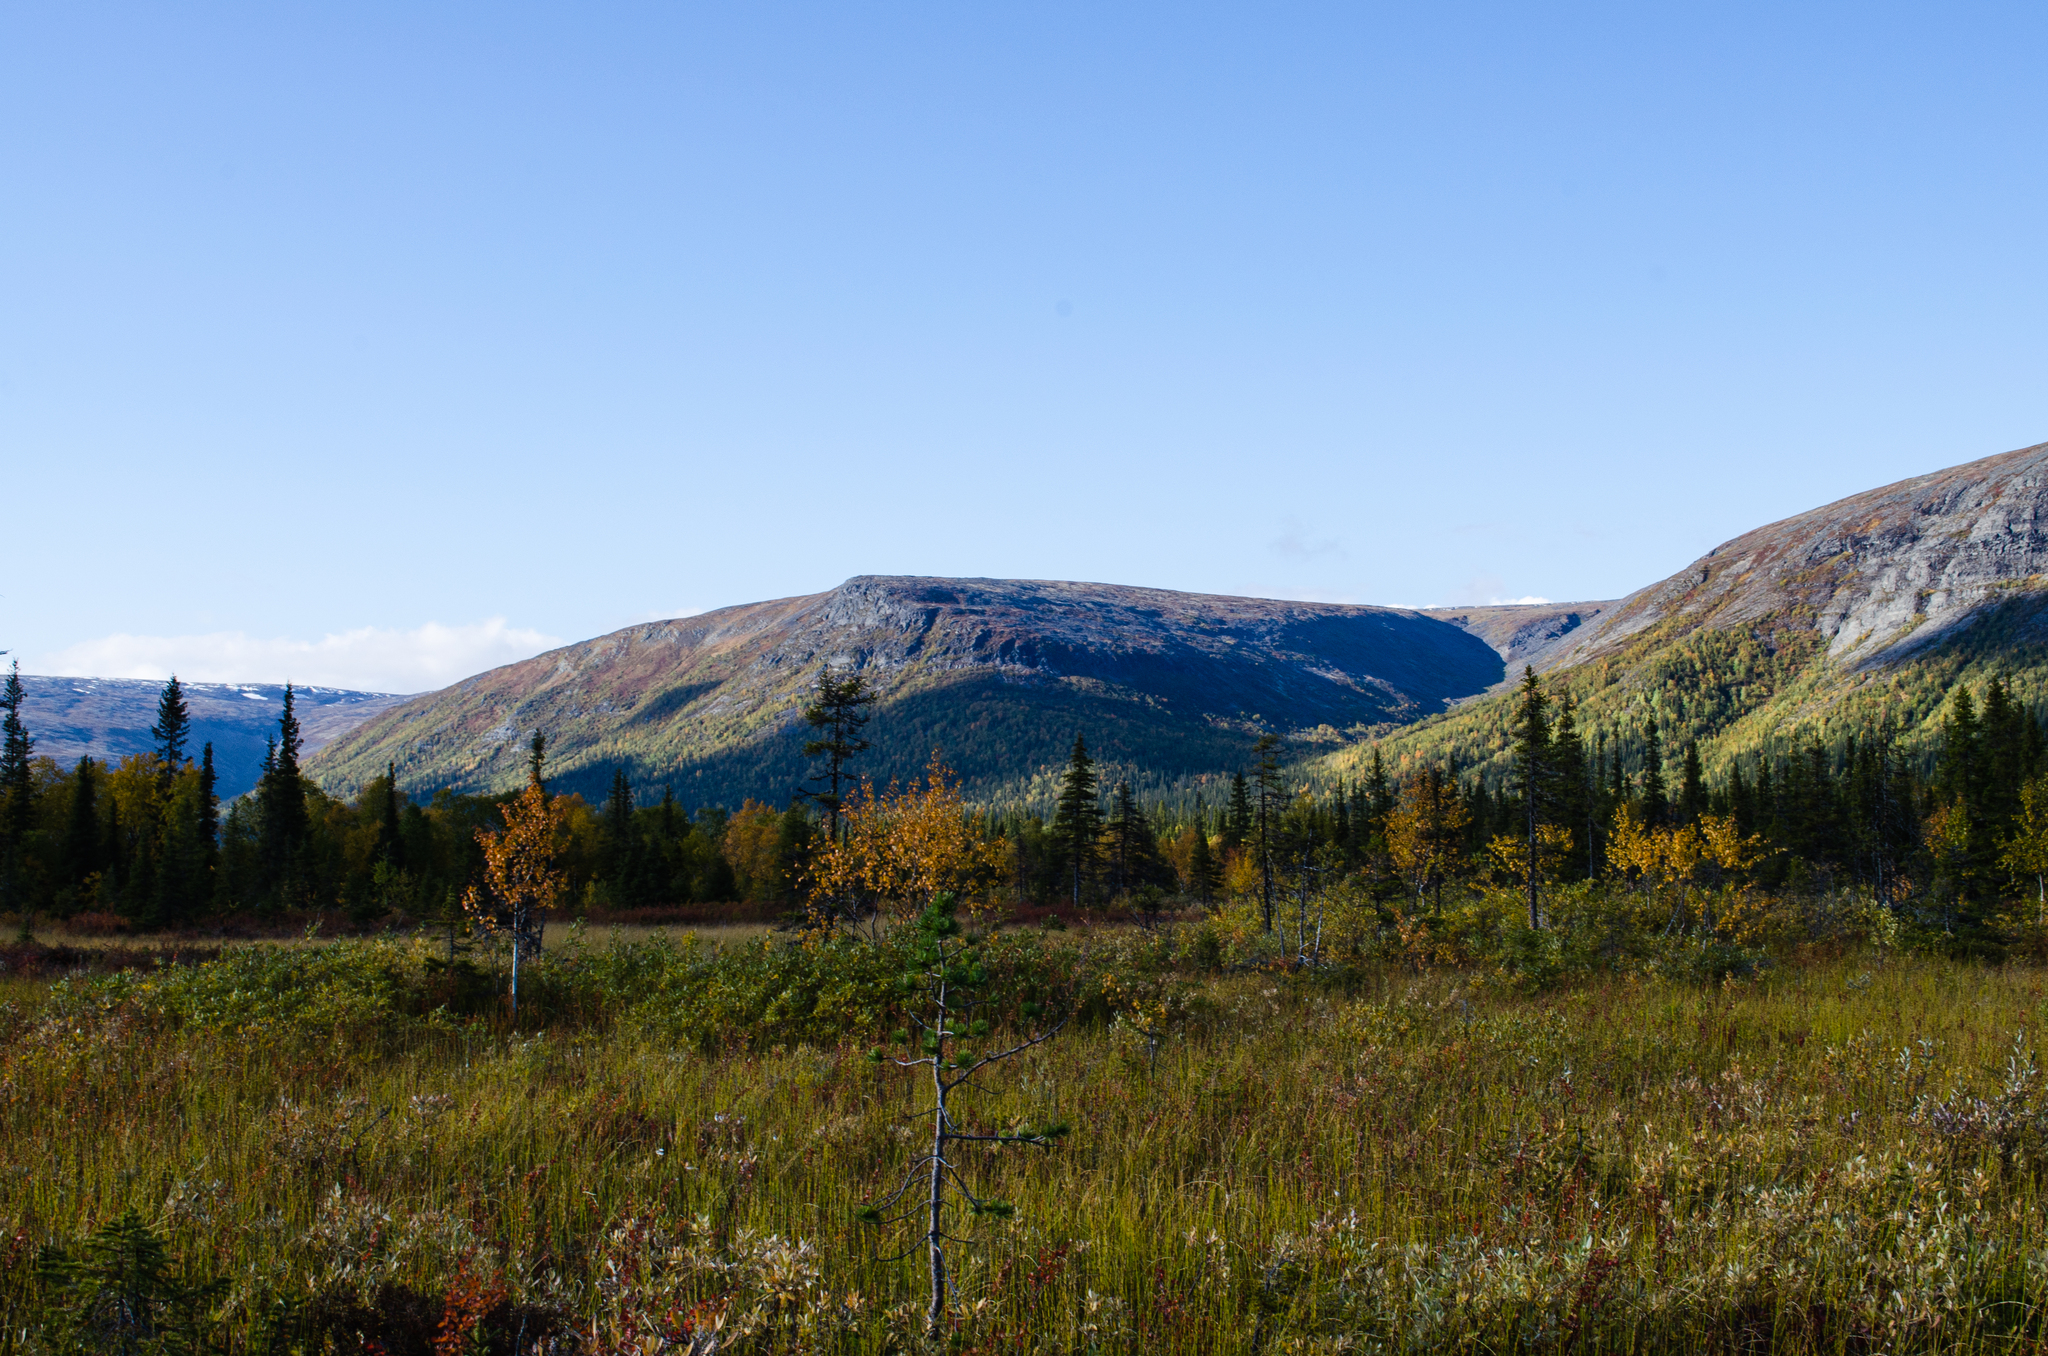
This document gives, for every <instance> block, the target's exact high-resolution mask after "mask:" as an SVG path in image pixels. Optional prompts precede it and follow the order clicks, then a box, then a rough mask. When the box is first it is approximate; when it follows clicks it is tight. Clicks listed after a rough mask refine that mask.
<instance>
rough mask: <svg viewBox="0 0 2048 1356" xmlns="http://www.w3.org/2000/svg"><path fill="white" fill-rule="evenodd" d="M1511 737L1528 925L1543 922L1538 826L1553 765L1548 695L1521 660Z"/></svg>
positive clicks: (1548, 794) (1531, 925) (1548, 793)
mask: <svg viewBox="0 0 2048 1356" xmlns="http://www.w3.org/2000/svg"><path fill="white" fill-rule="evenodd" d="M1510 738H1511V739H1512V741H1513V746H1514V757H1515V772H1514V777H1515V797H1516V800H1517V801H1518V802H1519V805H1518V806H1517V808H1518V810H1519V811H1520V814H1519V816H1518V818H1519V819H1520V820H1521V823H1520V824H1519V826H1518V827H1519V828H1520V830H1521V832H1522V835H1523V847H1524V849H1525V851H1526V853H1527V860H1526V862H1525V864H1524V869H1525V870H1526V871H1527V872H1528V876H1529V926H1530V927H1532V928H1539V927H1542V926H1543V915H1542V912H1541V910H1540V907H1539V900H1538V882H1539V881H1540V880H1541V879H1542V876H1543V863H1542V860H1541V854H1540V853H1539V851H1538V849H1539V847H1540V846H1541V844H1540V833H1539V830H1540V828H1541V826H1542V823H1543V819H1544V811H1545V809H1546V808H1547V807H1546V804H1545V802H1547V801H1548V800H1550V798H1551V779H1552V774H1553V769H1552V767H1551V762H1550V752H1551V750H1550V698H1549V697H1548V696H1547V695H1545V693H1544V691H1543V680H1542V679H1540V678H1538V677H1537V676H1536V670H1535V669H1534V668H1533V667H1531V666H1529V665H1527V664H1524V665H1523V666H1522V683H1521V689H1520V692H1519V700H1518V701H1517V702H1516V703H1515V717H1514V726H1513V728H1512V732H1511V735H1510Z"/></svg>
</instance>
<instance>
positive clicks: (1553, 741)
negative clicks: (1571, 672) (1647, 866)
mask: <svg viewBox="0 0 2048 1356" xmlns="http://www.w3.org/2000/svg"><path fill="white" fill-rule="evenodd" d="M1550 764H1551V768H1552V771H1553V773H1554V775H1555V778H1556V783H1557V818H1558V821H1559V822H1560V823H1562V824H1563V825H1564V826H1565V828H1567V829H1568V830H1570V832H1571V836H1572V854H1571V858H1570V861H1569V863H1568V864H1567V871H1568V872H1569V873H1571V874H1576V873H1577V872H1578V871H1579V869H1580V868H1581V867H1584V868H1585V871H1586V875H1587V876H1588V877H1590V876H1591V875H1592V874H1593V834H1594V829H1595V820H1594V811H1593V803H1592V802H1593V789H1594V787H1593V781H1592V779H1591V778H1590V776H1589V774H1588V771H1587V768H1586V741H1585V738H1584V737H1583V736H1582V735H1580V734H1579V716H1578V703H1576V702H1574V701H1573V700H1572V694H1571V693H1570V692H1569V691H1567V692H1565V693H1563V694H1561V695H1560V696H1559V697H1558V699H1557V728H1556V729H1555V730H1553V731H1552V732H1551V736H1550Z"/></svg>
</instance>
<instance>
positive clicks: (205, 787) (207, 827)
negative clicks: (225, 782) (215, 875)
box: [199, 740, 220, 858]
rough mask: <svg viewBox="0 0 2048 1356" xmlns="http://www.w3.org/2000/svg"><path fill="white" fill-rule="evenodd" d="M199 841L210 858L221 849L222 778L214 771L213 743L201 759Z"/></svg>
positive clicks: (207, 744) (208, 743) (206, 748)
mask: <svg viewBox="0 0 2048 1356" xmlns="http://www.w3.org/2000/svg"><path fill="white" fill-rule="evenodd" d="M199 841H200V843H201V844H202V845H203V846H204V847H205V849H206V852H207V855H208V857H209V858H210V857H211V856H212V855H213V853H215V852H217V851H218V850H219V849H220V777H219V775H218V774H217V773H215V772H214V770H213V741H211V740H208V741H207V743H206V747H205V750H204V751H203V752H202V753H201V754H200V758H199Z"/></svg>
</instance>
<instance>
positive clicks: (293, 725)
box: [256, 683, 312, 907]
mask: <svg viewBox="0 0 2048 1356" xmlns="http://www.w3.org/2000/svg"><path fill="white" fill-rule="evenodd" d="M293 705H294V694H293V691H292V685H291V684H290V683H287V684H285V688H284V711H283V712H282V714H280V715H279V716H278V721H277V738H276V741H275V742H274V743H273V744H272V745H271V746H270V748H269V749H268V750H267V751H266V753H265V755H264V763H265V771H264V774H263V780H262V782H261V783H260V784H259V785H258V786H257V788H256V802H257V808H258V811H259V813H260V816H261V826H260V828H259V830H258V834H259V838H258V850H259V853H260V855H261V858H262V867H263V883H264V886H265V893H266V894H267V895H268V896H269V899H270V902H271V903H273V904H277V905H283V906H287V907H288V906H290V905H292V904H296V903H299V902H300V896H301V894H302V893H303V889H302V886H303V883H304V882H303V879H302V876H303V869H304V866H305V861H304V857H305V850H306V841H307V839H308V838H309V837H310V836H311V829H312V826H311V822H310V820H309V819H308V817H307V814H306V784H305V781H304V779H303V778H302V777H301V775H300V773H299V749H300V747H301V736H300V733H299V717H298V713H297V711H295V710H294V709H293Z"/></svg>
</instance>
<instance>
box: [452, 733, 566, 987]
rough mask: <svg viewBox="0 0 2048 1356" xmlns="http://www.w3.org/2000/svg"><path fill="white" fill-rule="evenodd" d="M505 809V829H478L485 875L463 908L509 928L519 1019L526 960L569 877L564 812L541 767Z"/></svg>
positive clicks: (492, 927) (482, 921)
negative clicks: (559, 835) (563, 853)
mask: <svg viewBox="0 0 2048 1356" xmlns="http://www.w3.org/2000/svg"><path fill="white" fill-rule="evenodd" d="M499 813H501V814H502V815H503V816H504V818H505V827H504V828H503V829H500V830H497V831H495V832H494V831H492V830H490V829H478V830H477V831H476V837H477V843H478V844H479V845H480V846H481V847H482V848H483V850H484V879H483V881H482V882H481V883H480V884H474V885H471V886H470V887H469V889H468V891H467V892H465V893H464V895H463V898H462V906H463V909H464V911H466V912H467V913H468V914H469V916H470V917H471V918H473V919H475V920H476V922H477V923H478V924H479V925H480V926H481V927H483V928H484V929H485V930H486V931H491V932H503V933H505V934H506V935H507V936H508V937H509V938H510V939H511V942H512V993H511V1006H512V1017H513V1020H515V1021H516V1020H518V1017H519V965H520V961H521V960H522V959H523V958H524V955H525V954H527V953H533V952H538V951H539V950H540V946H541V931H540V929H541V926H542V920H543V919H544V917H545V916H546V914H547V911H548V910H549V909H552V908H553V907H555V905H556V904H557V903H558V902H559V901H560V900H561V897H562V895H563V893H564V892H565V891H566V890H567V889H568V885H569V879H568V876H567V874H566V873H565V872H563V870H562V869H561V867H560V866H559V865H557V863H556V845H555V831H556V828H557V827H558V826H559V824H560V823H561V811H560V809H559V808H558V807H557V806H556V805H555V803H554V801H553V799H552V798H551V797H549V795H548V793H547V791H546V790H545V789H544V787H543V786H542V783H541V779H540V773H539V769H538V768H536V769H535V771H534V775H533V776H532V777H531V778H530V779H529V780H528V781H527V783H526V789H525V790H524V791H522V792H520V794H519V798H518V799H517V800H515V801H512V802H511V803H510V804H508V805H506V806H504V807H503V809H502V810H500V812H499ZM450 947H451V950H452V948H453V941H452V933H451V942H450Z"/></svg>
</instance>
